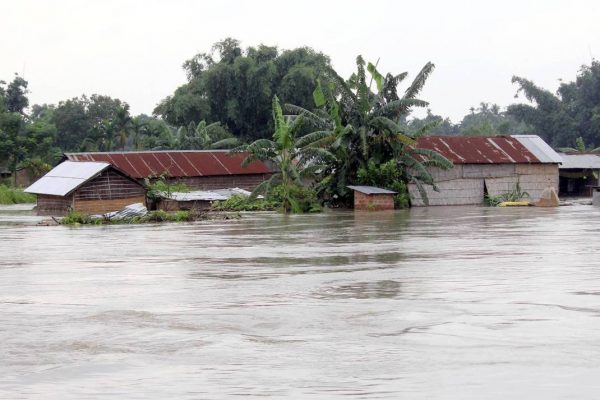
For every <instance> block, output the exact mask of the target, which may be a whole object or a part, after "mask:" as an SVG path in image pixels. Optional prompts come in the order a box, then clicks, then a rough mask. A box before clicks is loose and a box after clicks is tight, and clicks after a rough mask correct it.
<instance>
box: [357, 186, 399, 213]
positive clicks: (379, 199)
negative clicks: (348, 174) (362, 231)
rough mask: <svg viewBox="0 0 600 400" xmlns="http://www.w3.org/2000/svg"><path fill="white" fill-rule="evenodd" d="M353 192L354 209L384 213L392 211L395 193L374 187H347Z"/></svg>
mask: <svg viewBox="0 0 600 400" xmlns="http://www.w3.org/2000/svg"><path fill="white" fill-rule="evenodd" d="M348 188H349V189H352V190H353V191H354V209H355V210H362V211H384V210H393V209H394V195H395V194H396V192H393V191H391V190H387V189H382V188H378V187H375V186H348Z"/></svg>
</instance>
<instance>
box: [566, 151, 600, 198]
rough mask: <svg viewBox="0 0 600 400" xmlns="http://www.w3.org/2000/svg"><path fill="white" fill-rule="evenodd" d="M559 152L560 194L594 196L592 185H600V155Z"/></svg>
mask: <svg viewBox="0 0 600 400" xmlns="http://www.w3.org/2000/svg"><path fill="white" fill-rule="evenodd" d="M559 154H560V156H561V158H562V164H561V165H560V167H559V179H560V182H559V195H561V196H573V197H592V187H594V186H600V155H598V154H565V153H559Z"/></svg>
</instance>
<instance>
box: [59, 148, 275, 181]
mask: <svg viewBox="0 0 600 400" xmlns="http://www.w3.org/2000/svg"><path fill="white" fill-rule="evenodd" d="M65 157H66V159H67V160H69V161H101V162H107V163H110V164H112V165H113V166H115V167H117V168H118V169H120V170H122V171H123V172H125V173H127V174H128V175H129V176H131V177H132V178H146V177H150V176H160V175H164V176H165V177H168V178H181V177H192V176H214V175H247V174H268V173H271V172H272V171H271V170H270V169H269V167H268V166H267V165H266V164H265V163H264V162H262V161H254V162H252V163H250V164H249V165H248V166H246V167H242V166H241V164H242V161H243V160H244V158H246V154H244V153H234V154H232V153H229V151H227V150H222V151H218V150H210V151H209V150H166V151H131V152H110V153H65Z"/></svg>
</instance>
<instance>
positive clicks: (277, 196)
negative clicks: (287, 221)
mask: <svg viewBox="0 0 600 400" xmlns="http://www.w3.org/2000/svg"><path fill="white" fill-rule="evenodd" d="M288 190H289V201H290V205H291V212H293V213H312V212H320V211H322V207H321V204H320V203H319V199H318V198H317V193H316V192H315V191H314V190H313V189H311V188H307V187H304V186H298V185H292V186H290V187H289V189H288ZM283 197H284V195H283V187H282V186H276V187H275V188H273V190H272V191H271V192H270V193H269V197H268V199H269V200H271V201H273V202H275V203H277V204H280V205H281V204H282V203H283Z"/></svg>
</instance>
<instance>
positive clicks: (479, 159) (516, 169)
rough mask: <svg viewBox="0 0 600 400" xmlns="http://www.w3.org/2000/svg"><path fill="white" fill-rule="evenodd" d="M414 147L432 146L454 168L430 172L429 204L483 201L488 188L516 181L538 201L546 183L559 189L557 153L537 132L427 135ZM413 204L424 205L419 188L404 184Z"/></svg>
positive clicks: (508, 187)
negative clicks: (432, 182) (491, 134)
mask: <svg viewBox="0 0 600 400" xmlns="http://www.w3.org/2000/svg"><path fill="white" fill-rule="evenodd" d="M418 147H420V148H424V149H430V150H435V151H437V152H438V153H440V154H442V155H443V156H444V157H446V158H447V159H449V160H450V161H452V162H453V163H454V168H451V169H449V170H441V169H439V168H431V169H430V172H431V174H432V175H433V179H434V181H435V183H436V185H437V187H438V188H439V192H435V191H434V190H433V189H432V188H431V187H429V186H426V187H425V190H426V192H427V197H428V200H429V205H432V206H436V205H466V204H482V203H483V202H484V196H485V195H486V194H488V195H490V196H499V195H502V194H504V193H508V192H511V191H512V190H513V189H514V188H515V186H516V184H517V183H519V184H520V186H521V189H522V190H523V191H525V192H528V194H529V196H530V200H531V201H537V200H538V199H539V198H540V196H541V195H542V192H543V190H544V189H545V188H547V187H553V188H554V189H555V190H556V191H557V192H558V166H559V164H560V162H561V161H562V159H561V157H560V156H559V155H558V154H557V153H556V152H555V151H554V150H552V148H551V147H550V146H549V145H548V144H547V143H546V142H544V141H543V140H542V139H541V138H540V137H539V136H535V135H515V136H425V137H422V138H420V139H419V141H418ZM408 189H409V194H410V198H411V203H412V205H413V206H424V205H425V202H424V200H423V199H422V198H421V195H420V193H419V191H418V188H417V187H416V185H414V184H409V185H408Z"/></svg>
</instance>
